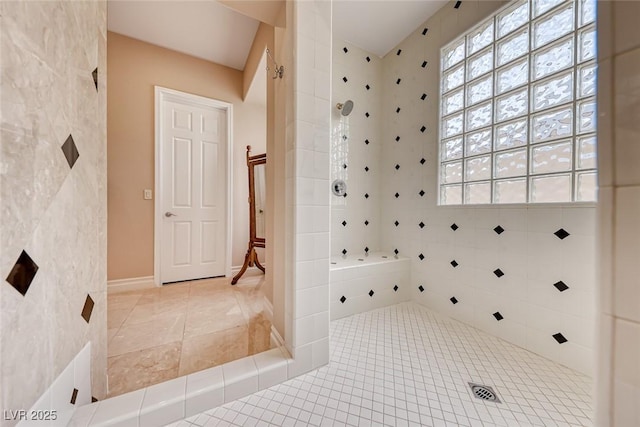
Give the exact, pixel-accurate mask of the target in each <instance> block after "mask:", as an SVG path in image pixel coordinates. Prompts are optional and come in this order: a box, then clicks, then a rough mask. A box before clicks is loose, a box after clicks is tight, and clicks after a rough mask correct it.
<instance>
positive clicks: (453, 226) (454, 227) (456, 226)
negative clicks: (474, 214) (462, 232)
mask: <svg viewBox="0 0 640 427" xmlns="http://www.w3.org/2000/svg"><path fill="white" fill-rule="evenodd" d="M458 228H460V227H458V225H457V224H456V223H455V222H454V223H453V224H451V229H452V230H453V231H456V230H457V229H458Z"/></svg>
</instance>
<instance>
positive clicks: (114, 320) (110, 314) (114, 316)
mask: <svg viewBox="0 0 640 427" xmlns="http://www.w3.org/2000/svg"><path fill="white" fill-rule="evenodd" d="M131 310H133V307H131V308H127V309H124V310H112V309H111V308H109V307H108V306H107V329H114V328H115V329H118V328H119V327H120V326H122V324H123V323H124V321H125V320H126V319H127V316H128V315H129V313H131Z"/></svg>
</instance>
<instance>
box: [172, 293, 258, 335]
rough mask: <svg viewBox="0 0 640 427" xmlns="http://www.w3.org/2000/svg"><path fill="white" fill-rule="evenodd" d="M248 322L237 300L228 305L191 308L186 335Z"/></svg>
mask: <svg viewBox="0 0 640 427" xmlns="http://www.w3.org/2000/svg"><path fill="white" fill-rule="evenodd" d="M246 324H247V321H246V319H245V317H244V315H243V314H242V310H241V309H240V306H239V305H238V303H237V302H235V303H233V304H228V305H226V306H217V305H211V306H210V307H205V308H201V309H199V310H191V309H190V310H189V311H188V313H187V320H186V323H185V326H184V337H185V339H187V338H192V337H195V336H197V335H204V334H210V333H213V332H219V331H223V330H225V329H230V328H233V327H236V326H246Z"/></svg>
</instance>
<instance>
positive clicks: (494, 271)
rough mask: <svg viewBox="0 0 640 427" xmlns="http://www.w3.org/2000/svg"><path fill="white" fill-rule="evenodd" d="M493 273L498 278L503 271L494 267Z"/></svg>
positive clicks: (502, 274)
mask: <svg viewBox="0 0 640 427" xmlns="http://www.w3.org/2000/svg"><path fill="white" fill-rule="evenodd" d="M493 274H495V275H496V276H497V277H498V278H500V277H502V276H504V273H503V272H502V270H500V269H499V268H496V269H495V270H493Z"/></svg>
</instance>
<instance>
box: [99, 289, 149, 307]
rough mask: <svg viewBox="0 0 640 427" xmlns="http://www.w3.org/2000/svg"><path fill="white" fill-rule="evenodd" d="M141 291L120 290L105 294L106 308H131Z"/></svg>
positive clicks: (136, 301) (138, 298)
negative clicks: (115, 292)
mask: <svg viewBox="0 0 640 427" xmlns="http://www.w3.org/2000/svg"><path fill="white" fill-rule="evenodd" d="M142 292H143V291H130V292H120V293H117V294H109V295H107V309H108V310H109V311H111V310H131V309H132V308H133V306H135V305H136V304H137V303H138V300H140V297H141V296H142Z"/></svg>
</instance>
